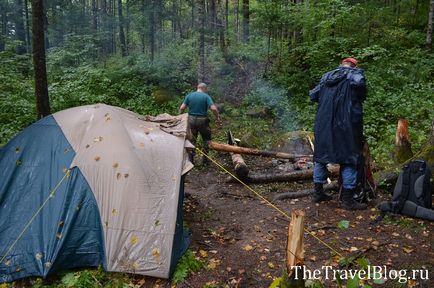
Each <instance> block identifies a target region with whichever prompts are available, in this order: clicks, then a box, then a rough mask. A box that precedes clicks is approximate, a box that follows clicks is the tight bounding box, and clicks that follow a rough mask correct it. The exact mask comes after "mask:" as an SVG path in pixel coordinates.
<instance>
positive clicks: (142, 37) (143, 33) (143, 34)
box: [140, 0, 146, 54]
mask: <svg viewBox="0 0 434 288" xmlns="http://www.w3.org/2000/svg"><path fill="white" fill-rule="evenodd" d="M140 5H141V12H142V15H141V16H142V19H141V26H142V27H141V29H142V30H141V33H140V40H141V42H142V53H143V54H145V49H146V45H145V43H146V41H145V40H146V29H145V27H146V5H145V0H140Z"/></svg>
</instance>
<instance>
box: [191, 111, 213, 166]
mask: <svg viewBox="0 0 434 288" xmlns="http://www.w3.org/2000/svg"><path fill="white" fill-rule="evenodd" d="M188 126H189V128H190V132H191V133H190V134H191V135H190V137H189V139H188V140H190V142H191V143H192V144H193V145H194V146H196V140H197V136H198V134H200V136H201V137H202V141H203V151H204V152H205V154H208V151H209V148H208V142H209V141H210V140H211V128H210V127H209V119H208V117H207V116H193V115H188ZM194 155H195V150H194V149H193V150H192V152H191V153H190V160H193V159H194Z"/></svg>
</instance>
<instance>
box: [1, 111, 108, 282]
mask: <svg viewBox="0 0 434 288" xmlns="http://www.w3.org/2000/svg"><path fill="white" fill-rule="evenodd" d="M74 156H75V152H74V151H73V149H72V147H71V145H70V144H69V143H68V141H67V139H66V138H65V136H64V135H63V133H62V131H61V129H60V127H59V126H58V125H57V123H56V121H55V120H54V118H53V117H52V116H49V117H46V118H44V119H41V120H40V121H38V122H36V123H35V124H33V125H31V126H29V127H28V128H27V129H25V130H24V131H23V132H21V133H20V134H19V135H17V136H16V137H15V138H14V139H13V140H11V141H10V142H9V143H8V144H7V145H6V146H4V147H3V148H2V149H1V150H0V179H1V180H0V207H1V209H0V260H1V259H2V260H3V261H1V263H0V283H3V282H10V281H14V280H16V279H20V278H23V277H29V276H40V277H46V276H47V275H49V274H50V273H54V272H57V271H60V270H65V269H70V268H75V267H85V266H98V265H105V256H104V255H105V253H104V241H103V232H102V231H103V229H102V224H101V219H100V215H99V211H98V207H97V203H96V200H95V198H94V196H93V193H92V190H91V189H90V187H89V185H88V183H87V181H86V179H85V178H84V176H83V175H82V173H81V172H80V170H79V169H78V168H74V169H72V170H70V174H68V175H67V176H65V173H66V172H67V171H68V170H67V167H69V166H70V164H71V162H72V159H73V158H74ZM62 179H63V180H62Z"/></svg>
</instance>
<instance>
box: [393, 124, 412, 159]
mask: <svg viewBox="0 0 434 288" xmlns="http://www.w3.org/2000/svg"><path fill="white" fill-rule="evenodd" d="M412 156H413V152H412V151H411V142H410V135H409V133H408V121H407V120H406V119H399V120H398V127H397V128H396V135H395V160H396V162H397V163H403V162H404V161H406V160H407V159H410V158H411V157H412Z"/></svg>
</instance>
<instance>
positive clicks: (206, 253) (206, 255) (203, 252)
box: [199, 250, 208, 258]
mask: <svg viewBox="0 0 434 288" xmlns="http://www.w3.org/2000/svg"><path fill="white" fill-rule="evenodd" d="M199 255H200V257H202V258H206V257H208V252H206V251H205V250H199Z"/></svg>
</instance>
